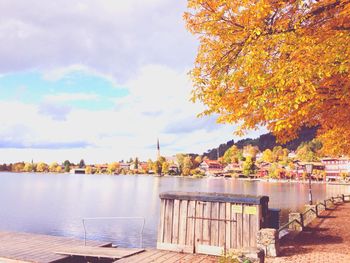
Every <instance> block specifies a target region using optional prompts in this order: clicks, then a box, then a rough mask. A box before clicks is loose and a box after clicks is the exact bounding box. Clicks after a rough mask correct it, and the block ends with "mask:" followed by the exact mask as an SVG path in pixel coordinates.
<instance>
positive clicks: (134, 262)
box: [116, 249, 162, 263]
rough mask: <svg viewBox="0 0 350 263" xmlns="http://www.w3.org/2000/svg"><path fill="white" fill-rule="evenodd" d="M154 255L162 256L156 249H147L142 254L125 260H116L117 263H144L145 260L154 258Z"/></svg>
mask: <svg viewBox="0 0 350 263" xmlns="http://www.w3.org/2000/svg"><path fill="white" fill-rule="evenodd" d="M156 254H162V251H161V250H157V249H149V250H146V251H145V252H142V253H140V254H136V255H133V256H130V257H127V258H122V259H119V260H117V261H116V262H117V263H125V262H127V263H139V262H144V261H145V259H146V258H150V257H152V256H155V255H156Z"/></svg>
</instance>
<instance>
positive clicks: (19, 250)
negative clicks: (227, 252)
mask: <svg viewBox="0 0 350 263" xmlns="http://www.w3.org/2000/svg"><path fill="white" fill-rule="evenodd" d="M110 246H111V243H106V242H105V243H103V242H97V241H87V243H86V246H85V245H84V241H83V240H78V239H73V238H69V237H57V236H48V235H38V234H30V233H17V232H1V231H0V262H1V263H5V262H6V263H27V262H35V263H53V262H55V263H58V262H85V261H86V262H87V260H82V259H84V258H104V259H110V261H109V262H112V261H113V260H116V261H115V262H116V263H125V262H130V263H136V262H140V263H151V262H155V263H161V262H165V263H175V262H176V263H185V262H188V263H199V262H201V263H214V262H218V257H216V256H208V255H201V254H187V253H177V252H171V251H165V250H157V249H147V250H146V251H145V250H143V249H126V248H111V247H110ZM111 259H113V260H111Z"/></svg>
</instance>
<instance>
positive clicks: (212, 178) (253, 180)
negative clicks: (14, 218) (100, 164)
mask: <svg viewBox="0 0 350 263" xmlns="http://www.w3.org/2000/svg"><path fill="white" fill-rule="evenodd" d="M2 173H7V174H36V175H41V174H45V175H81V176H84V175H87V176H91V175H93V176H101V175H102V176H149V177H165V178H169V177H170V178H185V179H192V180H194V179H198V180H201V179H211V180H237V181H247V182H265V183H299V184H308V183H309V181H308V180H295V179H269V178H235V177H224V176H206V175H204V176H201V177H196V176H183V175H155V174H106V173H101V174H79V173H77V174H74V173H67V172H66V173H54V172H12V171H0V174H2ZM311 183H312V184H328V185H344V186H347V185H349V186H350V182H349V183H347V182H341V181H340V182H337V181H332V182H326V181H315V180H313V181H311Z"/></svg>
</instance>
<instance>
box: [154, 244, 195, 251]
mask: <svg viewBox="0 0 350 263" xmlns="http://www.w3.org/2000/svg"><path fill="white" fill-rule="evenodd" d="M157 249H160V250H168V251H175V252H179V253H193V245H182V244H171V243H158V244H157Z"/></svg>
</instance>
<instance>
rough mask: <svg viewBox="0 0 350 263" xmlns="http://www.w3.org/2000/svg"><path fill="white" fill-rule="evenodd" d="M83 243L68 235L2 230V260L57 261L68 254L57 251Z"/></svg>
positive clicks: (95, 243) (91, 242) (104, 244)
mask: <svg viewBox="0 0 350 263" xmlns="http://www.w3.org/2000/svg"><path fill="white" fill-rule="evenodd" d="M83 245H84V241H83V240H77V239H73V238H68V237H57V236H48V235H38V234H29V233H17V232H0V258H1V259H2V261H1V262H16V261H17V262H37V263H49V262H57V261H60V260H63V259H65V258H67V256H65V255H59V254H55V251H59V250H65V249H69V248H71V247H73V246H83ZM87 245H88V246H92V247H106V246H110V245H111V244H110V243H102V242H96V241H87ZM5 259H6V260H5Z"/></svg>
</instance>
